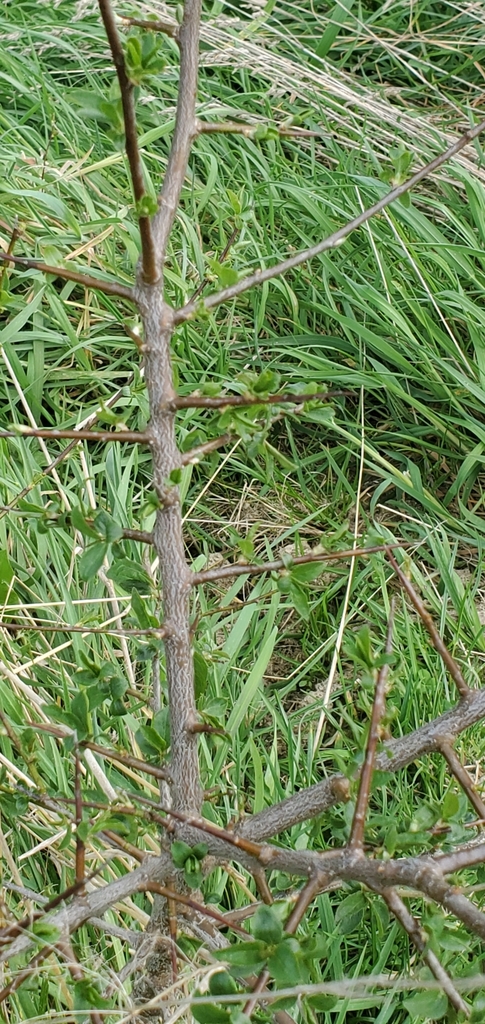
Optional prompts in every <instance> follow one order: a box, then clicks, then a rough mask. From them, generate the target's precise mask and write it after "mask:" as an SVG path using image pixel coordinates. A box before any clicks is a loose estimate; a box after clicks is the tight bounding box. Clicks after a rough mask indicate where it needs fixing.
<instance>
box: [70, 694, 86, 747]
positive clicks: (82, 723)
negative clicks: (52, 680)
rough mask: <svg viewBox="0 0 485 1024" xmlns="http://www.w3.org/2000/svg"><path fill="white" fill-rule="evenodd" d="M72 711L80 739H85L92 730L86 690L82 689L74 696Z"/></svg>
mask: <svg viewBox="0 0 485 1024" xmlns="http://www.w3.org/2000/svg"><path fill="white" fill-rule="evenodd" d="M70 713H71V715H72V716H73V718H74V721H75V723H76V732H77V734H78V737H79V739H84V737H85V736H87V735H88V734H89V732H90V731H91V720H90V715H89V703H88V698H87V694H86V691H85V690H80V691H79V693H77V694H76V696H75V697H74V700H73V701H71V706H70Z"/></svg>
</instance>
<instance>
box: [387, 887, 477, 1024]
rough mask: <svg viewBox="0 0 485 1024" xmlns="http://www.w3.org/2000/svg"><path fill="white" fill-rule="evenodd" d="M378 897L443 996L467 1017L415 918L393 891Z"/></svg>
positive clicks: (447, 975) (389, 890) (461, 1001)
mask: <svg viewBox="0 0 485 1024" xmlns="http://www.w3.org/2000/svg"><path fill="white" fill-rule="evenodd" d="M380 895H381V896H382V897H383V899H384V901H385V902H386V904H387V906H388V907H389V910H390V911H391V913H392V914H394V917H395V918H396V920H397V921H399V924H400V925H401V928H403V929H404V931H405V932H407V934H408V935H409V938H410V939H411V940H412V942H413V943H414V945H415V946H416V949H418V950H419V952H420V953H421V955H422V957H423V960H424V962H425V963H426V964H427V965H428V967H429V969H430V971H431V973H432V974H433V975H434V977H435V978H436V981H437V982H439V984H440V985H441V988H442V989H443V992H444V993H445V995H446V996H447V997H448V999H449V1001H450V1003H451V1005H452V1006H453V1007H454V1009H455V1010H456V1011H457V1013H460V1012H461V1013H464V1014H465V1015H466V1016H467V1017H468V1016H469V1013H468V1007H467V1005H466V1003H465V1002H464V1001H463V999H462V998H461V996H460V995H459V994H458V992H457V991H456V988H455V986H454V984H453V982H452V980H451V978H450V976H449V974H448V973H447V971H445V969H444V967H442V965H441V964H440V962H439V960H438V957H437V956H435V954H434V953H433V951H432V949H428V948H427V936H426V933H424V932H422V931H421V928H420V927H419V924H418V922H417V921H416V918H414V917H413V915H412V914H410V912H409V910H408V909H407V907H406V905H405V904H404V903H403V901H402V899H401V898H400V896H398V894H397V892H396V891H395V889H382V890H381V891H380Z"/></svg>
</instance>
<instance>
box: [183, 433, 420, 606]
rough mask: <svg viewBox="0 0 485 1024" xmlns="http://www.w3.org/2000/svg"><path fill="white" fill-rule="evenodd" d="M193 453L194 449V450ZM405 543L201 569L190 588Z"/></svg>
mask: <svg viewBox="0 0 485 1024" xmlns="http://www.w3.org/2000/svg"><path fill="white" fill-rule="evenodd" d="M194 451H195V449H194ZM407 546H408V543H407V542H406V541H404V542H403V541H399V542H396V543H395V544H374V545H372V546H371V547H368V548H349V549H348V550H346V551H311V552H310V553H309V554H308V555H297V556H296V557H295V558H290V557H286V558H277V559H275V561H274V562H263V563H262V564H261V565H253V564H251V563H248V564H247V565H243V564H241V563H239V562H238V563H235V564H234V565H223V566H221V567H220V569H218V568H217V567H216V568H214V569H203V570H202V572H194V573H192V580H191V582H192V586H193V587H196V586H198V584H199V583H213V582H214V581H215V580H224V579H228V578H229V579H232V578H233V577H235V576H257V575H259V574H260V573H263V572H278V570H279V569H291V567H292V566H293V565H306V564H307V562H322V564H323V563H324V562H341V561H344V560H345V559H346V558H360V557H361V556H362V557H363V556H365V555H375V554H377V553H378V552H380V551H385V552H389V551H390V550H391V548H403V547H407Z"/></svg>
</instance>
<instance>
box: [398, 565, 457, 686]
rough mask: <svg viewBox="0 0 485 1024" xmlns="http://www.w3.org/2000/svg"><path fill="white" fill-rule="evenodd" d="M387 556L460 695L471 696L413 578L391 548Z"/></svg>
mask: <svg viewBox="0 0 485 1024" xmlns="http://www.w3.org/2000/svg"><path fill="white" fill-rule="evenodd" d="M387 557H388V559H389V561H390V563H391V565H392V568H393V569H394V572H395V573H396V576H397V577H398V579H399V582H400V584H401V586H402V588H403V590H405V591H406V594H407V595H408V597H409V599H410V601H411V604H412V605H413V606H414V608H415V609H416V611H417V613H418V615H419V617H420V619H421V621H422V622H423V625H424V626H425V627H426V629H427V631H428V633H429V635H430V637H431V642H432V644H433V647H434V648H435V649H436V650H437V651H438V654H439V656H440V658H441V660H442V661H443V663H444V664H445V665H446V668H447V669H448V672H449V673H450V676H451V678H452V679H453V681H454V683H455V684H456V688H457V690H458V692H459V694H460V696H461V697H462V698H463V699H466V697H469V695H470V693H471V690H470V687H469V686H468V683H467V682H466V681H465V679H464V677H463V675H462V672H461V669H460V668H459V666H458V665H457V663H456V661H455V659H454V658H453V656H452V655H451V654H450V652H449V650H448V648H447V646H446V644H445V642H444V640H442V639H441V637H440V635H439V633H438V630H437V629H436V626H435V624H434V622H433V619H432V617H431V615H430V613H429V612H428V611H427V610H426V608H425V607H424V604H423V602H422V600H421V598H420V596H419V594H417V593H416V591H415V589H414V587H413V585H412V583H411V580H410V579H408V577H407V576H406V574H405V573H404V572H403V571H402V569H401V567H400V566H399V565H398V563H397V562H396V559H395V558H394V555H393V554H392V552H391V551H390V550H389V551H387Z"/></svg>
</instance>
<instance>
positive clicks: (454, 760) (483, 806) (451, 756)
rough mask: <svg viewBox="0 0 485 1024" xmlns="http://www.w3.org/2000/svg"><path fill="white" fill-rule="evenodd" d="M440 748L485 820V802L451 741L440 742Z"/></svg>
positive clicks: (465, 791) (451, 769)
mask: <svg viewBox="0 0 485 1024" xmlns="http://www.w3.org/2000/svg"><path fill="white" fill-rule="evenodd" d="M439 749H440V751H441V753H442V754H443V757H444V758H445V760H446V761H447V762H448V767H449V769H450V771H451V772H452V774H453V775H454V776H455V779H456V781H457V782H458V783H459V784H460V786H461V788H462V790H463V792H464V793H465V794H466V796H467V797H468V799H469V801H470V803H471V805H472V807H473V808H474V809H475V810H476V812H477V814H478V817H479V818H481V819H482V821H483V820H485V803H484V802H483V800H482V798H481V796H480V794H479V793H477V791H476V789H475V786H474V785H473V782H472V780H471V778H470V776H469V774H468V772H467V770H466V768H464V767H463V765H462V763H461V761H460V759H459V757H458V756H457V754H456V752H455V751H454V750H453V747H452V745H451V743H449V742H447V741H446V740H443V742H442V743H440V747H439Z"/></svg>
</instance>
